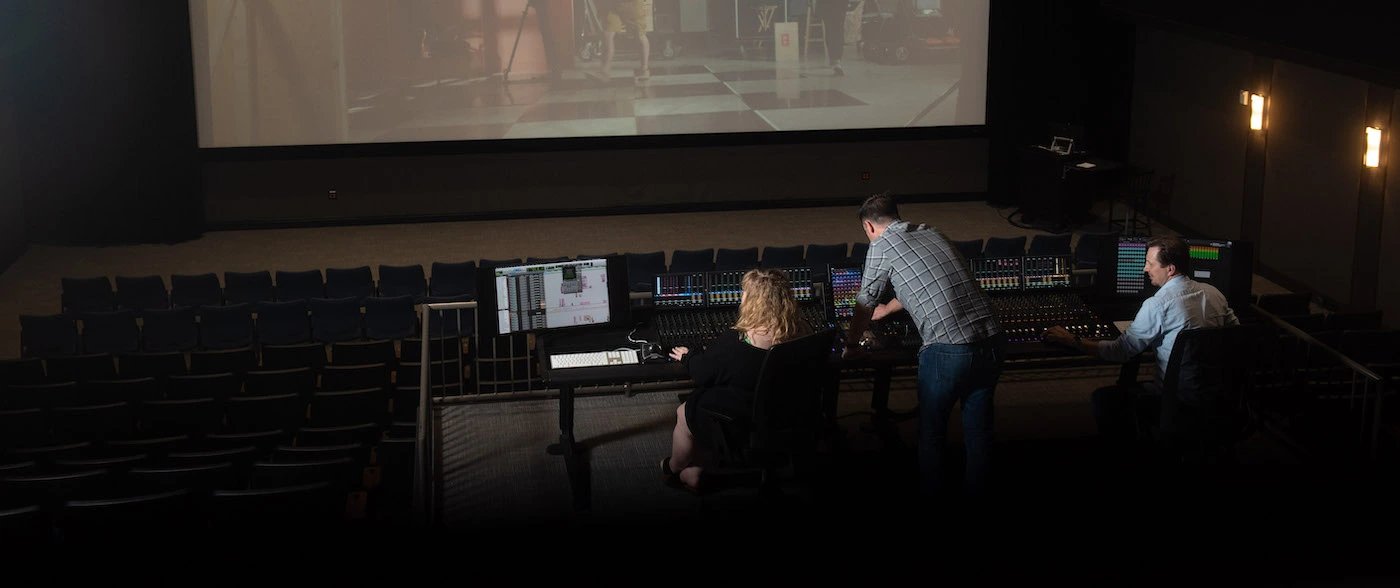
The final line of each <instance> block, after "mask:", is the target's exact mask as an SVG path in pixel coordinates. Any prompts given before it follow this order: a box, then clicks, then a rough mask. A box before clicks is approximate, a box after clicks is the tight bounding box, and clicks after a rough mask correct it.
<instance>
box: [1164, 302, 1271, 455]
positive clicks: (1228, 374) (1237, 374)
mask: <svg viewBox="0 0 1400 588" xmlns="http://www.w3.org/2000/svg"><path fill="white" fill-rule="evenodd" d="M1258 335H1259V331H1258V330H1257V328H1254V327H1246V326H1238V325H1236V326H1226V327H1210V328H1203V329H1188V330H1183V331H1181V332H1180V333H1178V334H1177V336H1176V342H1175V344H1174V345H1173V347H1172V354H1171V357H1170V358H1168V360H1167V371H1166V373H1164V374H1163V376H1162V383H1163V389H1162V416H1161V427H1162V432H1163V433H1164V434H1166V435H1168V436H1169V437H1172V438H1175V439H1182V440H1188V441H1192V442H1205V443H1221V442H1228V441H1229V440H1231V439H1230V436H1231V435H1233V434H1235V433H1236V432H1237V431H1238V429H1239V427H1240V425H1241V423H1242V419H1244V418H1245V417H1244V415H1245V408H1246V405H1245V402H1246V400H1247V398H1246V394H1247V390H1248V387H1249V385H1250V380H1249V378H1250V374H1251V373H1252V371H1253V366H1254V355H1253V349H1254V346H1255V341H1256V339H1257V337H1258Z"/></svg>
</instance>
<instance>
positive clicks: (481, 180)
mask: <svg viewBox="0 0 1400 588" xmlns="http://www.w3.org/2000/svg"><path fill="white" fill-rule="evenodd" d="M986 170H987V142H986V140H985V139H980V138H971V139H957V140H954V139H947V140H927V141H881V142H857V143H813V144H792V145H750V146H730V147H674V148H657V149H620V150H588V151H541V152H519V153H476V154H465V155H435V156H412V157H347V158H328V159H297V160H269V161H222V162H210V163H208V164H206V165H205V169H204V181H205V185H204V192H205V194H207V195H208V201H207V202H206V207H207V211H208V220H209V222H210V223H211V225H215V226H218V225H224V226H239V225H272V224H279V223H301V222H308V221H347V220H358V221H365V220H369V221H388V220H410V219H426V218H434V217H451V218H476V217H491V216H520V215H522V214H524V215H528V214H542V213H564V212H581V211H595V212H596V211H624V212H659V211H667V210H677V209H679V207H682V206H684V207H685V208H687V209H696V208H706V207H710V208H744V207H749V206H783V205H789V204H800V203H807V204H811V203H817V202H822V201H828V200H831V199H841V198H844V199H845V200H847V201H849V200H850V199H852V198H855V197H858V196H860V195H861V194H863V193H866V192H871V191H881V190H890V191H891V192H892V193H895V194H900V195H918V196H921V197H923V196H928V195H931V194H933V195H945V196H947V195H954V196H958V197H963V198H967V197H973V198H976V197H980V196H981V193H983V192H984V191H985V190H986V175H987V172H986ZM861 172H869V174H870V175H869V177H870V179H869V180H862V179H861ZM329 190H336V192H337V194H336V199H335V200H330V199H329V198H328V194H327V192H328V191H329Z"/></svg>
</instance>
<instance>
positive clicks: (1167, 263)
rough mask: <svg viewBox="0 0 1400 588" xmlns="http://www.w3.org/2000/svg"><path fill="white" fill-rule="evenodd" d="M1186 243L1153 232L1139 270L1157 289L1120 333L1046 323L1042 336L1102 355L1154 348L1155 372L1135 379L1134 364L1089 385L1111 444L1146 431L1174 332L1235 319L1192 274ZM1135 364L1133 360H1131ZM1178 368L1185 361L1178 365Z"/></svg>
mask: <svg viewBox="0 0 1400 588" xmlns="http://www.w3.org/2000/svg"><path fill="white" fill-rule="evenodd" d="M1190 254H1191V249H1190V247H1189V246H1188V245H1187V244H1186V241H1183V240H1182V239H1181V238H1180V237H1154V238H1152V239H1151V240H1149V241H1148V242H1147V263H1146V264H1145V265H1144V266H1143V268H1142V271H1143V272H1145V273H1146V274H1147V276H1148V278H1149V279H1150V280H1151V281H1152V285H1153V286H1157V287H1159V288H1160V290H1157V293H1156V294H1154V295H1153V296H1152V297H1151V298H1148V299H1147V300H1144V301H1143V303H1142V307H1141V308H1140V309H1138V313H1137V316H1136V317H1134V318H1133V322H1132V324H1131V325H1129V326H1128V328H1127V329H1126V330H1124V331H1123V334H1122V335H1121V336H1119V337H1118V338H1117V339H1113V340H1111V341H1110V340H1092V339H1083V338H1081V337H1080V336H1078V335H1075V334H1073V333H1071V332H1069V330H1068V329H1065V328H1064V327H1061V326H1054V327H1050V328H1049V329H1047V330H1046V331H1045V334H1044V339H1045V341H1046V342H1048V343H1055V344H1059V345H1064V346H1066V347H1070V348H1073V349H1077V350H1079V351H1081V352H1083V353H1086V354H1088V355H1091V356H1094V357H1097V358H1099V359H1102V360H1105V361H1113V362H1118V363H1124V362H1128V361H1129V360H1131V359H1134V358H1136V357H1138V355H1139V354H1141V353H1142V352H1143V351H1146V350H1149V349H1155V350H1156V353H1157V368H1158V369H1157V376H1156V377H1155V378H1154V379H1153V380H1151V381H1146V382H1138V381H1137V369H1136V367H1134V368H1133V369H1132V370H1131V373H1128V374H1125V377H1122V378H1119V382H1118V384H1117V385H1114V386H1108V387H1104V388H1100V389H1098V390H1095V391H1094V396H1093V404H1094V420H1095V421H1096V422H1097V424H1098V429H1099V435H1100V436H1101V437H1102V438H1103V439H1104V440H1105V441H1106V442H1108V444H1109V447H1110V448H1112V449H1126V448H1130V447H1132V446H1133V445H1134V444H1135V443H1137V442H1139V441H1151V439H1144V438H1141V437H1140V436H1139V431H1141V432H1143V433H1147V432H1150V431H1151V430H1152V425H1155V424H1157V421H1158V419H1159V418H1160V417H1161V410H1162V376H1163V374H1165V373H1166V372H1167V360H1168V359H1169V358H1170V357H1171V354H1172V347H1173V345H1174V344H1175V342H1176V337H1177V335H1179V334H1180V333H1181V331H1183V330H1187V329H1200V328H1208V327H1223V326H1227V325H1238V324H1240V320H1239V318H1237V317H1236V316H1235V311H1233V310H1231V309H1230V304H1229V302H1228V301H1226V299H1225V296H1224V295H1223V294H1221V293H1220V290H1217V289H1216V288H1215V286H1212V285H1210V284H1204V283H1201V282H1197V281H1195V280H1192V279H1191V278H1190V277H1189V276H1188V275H1187V274H1188V273H1190V271H1191V268H1190V263H1191V255H1190ZM1133 365H1134V366H1135V364H1133ZM1182 369H1183V370H1185V369H1189V366H1183V367H1182Z"/></svg>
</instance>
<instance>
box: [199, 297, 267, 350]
mask: <svg viewBox="0 0 1400 588" xmlns="http://www.w3.org/2000/svg"><path fill="white" fill-rule="evenodd" d="M253 332H254V330H253V305H251V304H247V303H243V304H230V305H228V306H205V307H201V308H200V317H199V345H200V347H203V348H204V349H236V348H239V347H247V346H249V345H252V344H253Z"/></svg>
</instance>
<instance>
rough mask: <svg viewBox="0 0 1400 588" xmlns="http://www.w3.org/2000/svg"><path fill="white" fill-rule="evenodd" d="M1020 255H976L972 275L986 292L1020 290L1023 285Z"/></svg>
mask: <svg viewBox="0 0 1400 588" xmlns="http://www.w3.org/2000/svg"><path fill="white" fill-rule="evenodd" d="M1021 261H1022V258H1020V257H975V258H973V259H971V260H969V262H970V263H971V264H972V277H973V278H976V279H977V285H979V286H981V287H982V290H983V291H986V292H1003V291H1008V290H1020V289H1021V285H1022V280H1021V278H1022V275H1021V266H1022V263H1021Z"/></svg>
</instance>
